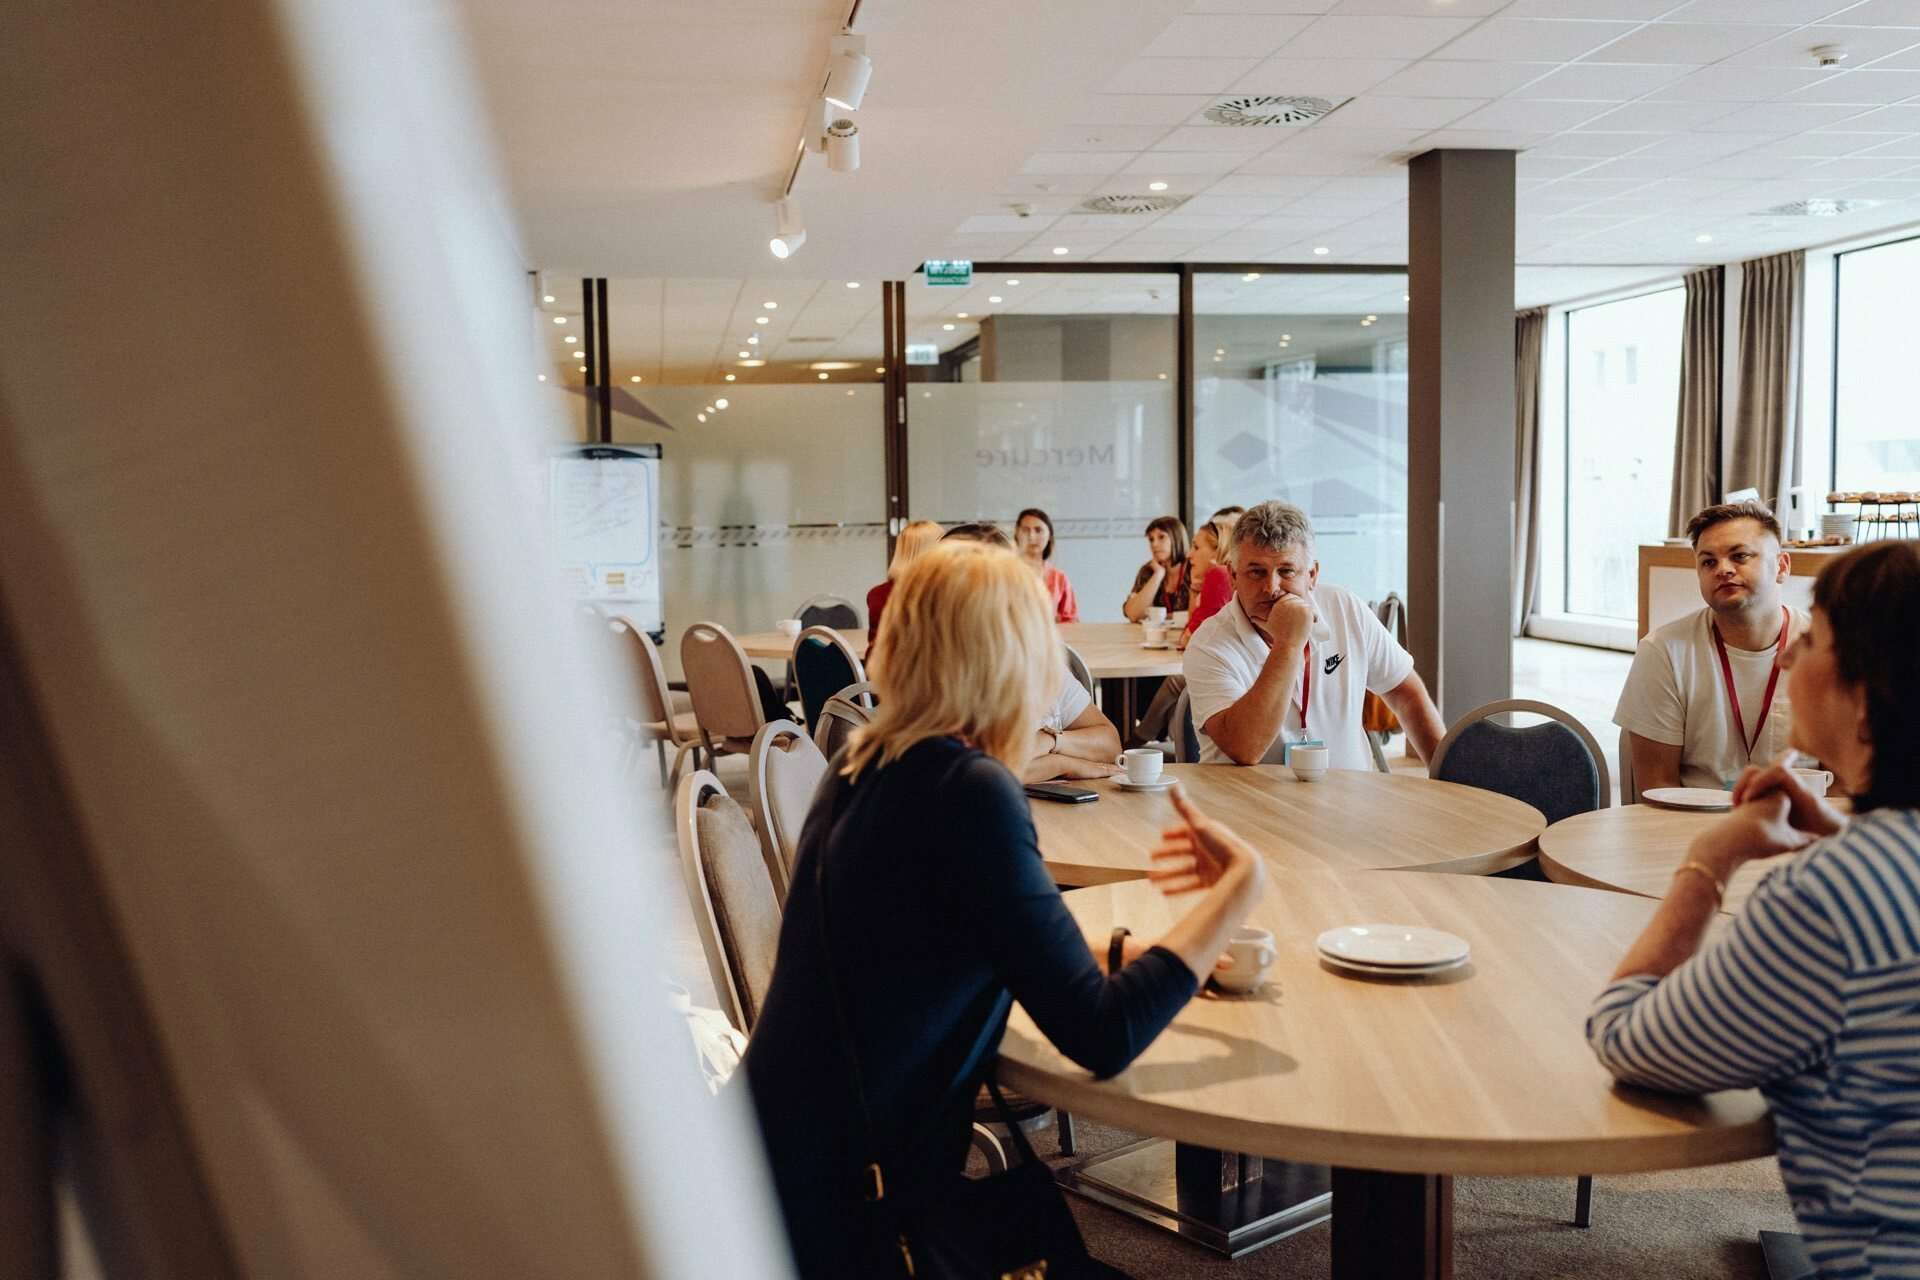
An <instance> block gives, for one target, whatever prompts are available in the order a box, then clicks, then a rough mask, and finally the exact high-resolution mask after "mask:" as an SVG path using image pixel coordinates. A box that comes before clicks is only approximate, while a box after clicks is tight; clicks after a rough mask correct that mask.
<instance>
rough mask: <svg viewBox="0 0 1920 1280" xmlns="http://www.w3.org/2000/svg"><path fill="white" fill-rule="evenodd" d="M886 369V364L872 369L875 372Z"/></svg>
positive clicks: (881, 371) (883, 371) (882, 371)
mask: <svg viewBox="0 0 1920 1280" xmlns="http://www.w3.org/2000/svg"><path fill="white" fill-rule="evenodd" d="M886 371H887V366H885V365H880V366H878V367H877V368H875V369H874V372H875V373H885V372H886Z"/></svg>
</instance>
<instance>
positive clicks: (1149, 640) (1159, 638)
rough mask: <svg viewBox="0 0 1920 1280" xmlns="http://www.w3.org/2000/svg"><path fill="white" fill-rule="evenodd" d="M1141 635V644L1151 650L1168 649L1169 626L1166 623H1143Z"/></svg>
mask: <svg viewBox="0 0 1920 1280" xmlns="http://www.w3.org/2000/svg"><path fill="white" fill-rule="evenodd" d="M1140 634H1141V636H1142V640H1141V643H1143V644H1145V645H1146V646H1147V648H1149V649H1164V648H1166V647H1167V625H1166V623H1164V622H1147V623H1143V624H1141V627H1140Z"/></svg>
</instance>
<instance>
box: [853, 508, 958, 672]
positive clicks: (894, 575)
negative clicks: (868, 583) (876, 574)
mask: <svg viewBox="0 0 1920 1280" xmlns="http://www.w3.org/2000/svg"><path fill="white" fill-rule="evenodd" d="M941 532H942V530H941V528H940V526H939V524H938V523H937V522H935V521H932V520H915V521H914V522H913V523H912V524H910V525H908V526H907V527H906V528H904V529H902V530H901V531H900V536H899V537H897V538H895V539H894V540H893V559H892V560H891V561H890V562H888V564H887V580H886V581H885V582H883V583H881V584H880V585H879V586H877V587H875V588H874V589H873V590H871V591H869V592H867V647H868V648H869V649H871V648H872V647H873V638H874V637H875V636H877V635H879V634H880V614H881V612H882V611H883V610H884V609H885V608H886V607H887V600H888V598H889V597H890V596H892V595H893V584H894V583H895V582H896V581H897V580H898V579H899V577H900V575H901V574H902V573H903V572H905V570H906V567H907V566H908V565H910V564H912V563H913V562H914V561H915V560H916V559H918V558H919V556H920V553H921V552H923V551H925V550H926V549H927V548H928V547H930V546H932V545H933V544H934V543H936V542H938V541H940V536H941Z"/></svg>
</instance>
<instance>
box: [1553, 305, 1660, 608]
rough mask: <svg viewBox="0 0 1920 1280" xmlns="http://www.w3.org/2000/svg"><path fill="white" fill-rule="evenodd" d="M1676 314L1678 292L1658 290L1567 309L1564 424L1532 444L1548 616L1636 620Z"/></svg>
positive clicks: (1655, 534) (1656, 513)
mask: <svg viewBox="0 0 1920 1280" xmlns="http://www.w3.org/2000/svg"><path fill="white" fill-rule="evenodd" d="M1685 310H1686V291H1685V290H1684V289H1664V290H1661V291H1660V292H1658V293H1649V294H1643V295H1641V296H1640V297H1637V298H1626V299H1623V300H1621V301H1619V302H1608V303H1601V304H1598V305H1596V306H1591V307H1580V308H1577V309H1575V310H1572V311H1569V312H1567V315H1566V337H1565V343H1564V350H1565V353H1566V365H1565V368H1564V370H1563V377H1564V387H1565V394H1566V400H1565V405H1566V421H1565V425H1564V430H1563V431H1562V432H1561V433H1560V434H1561V439H1560V440H1559V441H1558V442H1556V441H1554V440H1553V439H1552V438H1551V437H1550V436H1549V438H1547V439H1545V440H1543V441H1542V446H1543V449H1542V451H1543V453H1545V454H1547V455H1548V456H1549V458H1550V465H1548V466H1547V467H1546V468H1544V469H1543V471H1544V478H1545V480H1546V484H1545V485H1544V486H1543V488H1544V492H1543V495H1542V497H1543V505H1549V506H1551V505H1552V504H1555V503H1556V502H1557V504H1558V506H1559V510H1558V511H1556V512H1553V513H1552V514H1553V516H1554V517H1555V518H1553V519H1550V520H1548V521H1544V522H1543V524H1545V525H1546V527H1547V530H1548V532H1549V533H1550V535H1554V536H1550V537H1549V539H1548V540H1547V541H1546V543H1545V546H1544V551H1545V559H1546V562H1547V565H1548V567H1549V576H1548V578H1547V581H1546V583H1545V586H1546V590H1545V592H1544V593H1543V596H1542V599H1543V601H1544V602H1545V603H1546V605H1547V607H1548V608H1549V609H1551V608H1553V607H1554V606H1555V605H1556V604H1557V605H1558V606H1559V609H1560V610H1561V611H1563V612H1565V613H1569V614H1576V615H1583V616H1587V617H1595V618H1604V619H1613V620H1619V621H1627V622H1631V621H1633V620H1634V619H1635V618H1636V616H1637V613H1638V607H1639V606H1638V600H1639V585H1638V575H1639V546H1640V544H1641V543H1643V542H1658V541H1659V540H1660V539H1661V538H1663V537H1665V536H1666V534H1667V505H1668V501H1669V498H1670V493H1671V489H1672V485H1673V442H1674V425H1675V420H1676V416H1677V413H1678V408H1679V396H1680V336H1681V333H1680V331H1681V323H1682V320H1683V318H1684V313H1685ZM1556 443H1557V444H1558V446H1559V447H1558V448H1557V449H1556V448H1555V445H1556ZM1554 455H1557V456H1554ZM1556 543H1557V546H1556V545H1555V544H1556ZM1556 551H1557V553H1558V554H1556ZM1555 578H1557V579H1558V581H1557V582H1556V581H1555V580H1554V579H1555Z"/></svg>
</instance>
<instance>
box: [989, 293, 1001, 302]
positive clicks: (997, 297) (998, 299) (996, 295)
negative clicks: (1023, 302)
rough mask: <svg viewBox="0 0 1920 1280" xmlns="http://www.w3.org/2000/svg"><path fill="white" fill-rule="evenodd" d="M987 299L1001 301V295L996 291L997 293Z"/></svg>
mask: <svg viewBox="0 0 1920 1280" xmlns="http://www.w3.org/2000/svg"><path fill="white" fill-rule="evenodd" d="M987 301H988V302H998V301H1000V295H999V294H997V293H996V294H994V295H993V296H992V297H991V298H988V299H987Z"/></svg>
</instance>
